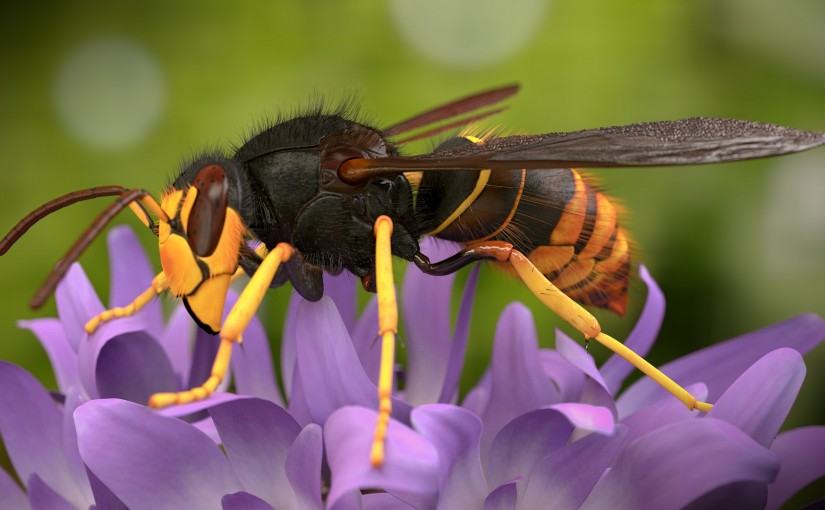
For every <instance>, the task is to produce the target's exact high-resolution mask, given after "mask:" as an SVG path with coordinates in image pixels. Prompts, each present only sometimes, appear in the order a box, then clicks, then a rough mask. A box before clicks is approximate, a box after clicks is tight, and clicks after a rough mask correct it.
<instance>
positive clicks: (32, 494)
mask: <svg viewBox="0 0 825 510" xmlns="http://www.w3.org/2000/svg"><path fill="white" fill-rule="evenodd" d="M26 485H27V487H28V489H29V503H30V504H31V507H32V510H76V507H75V506H74V505H72V504H71V503H69V502H68V501H66V499H65V498H64V497H63V496H61V495H60V494H58V493H57V492H55V490H54V489H52V488H51V487H49V486H48V484H46V483H45V482H44V481H43V480H41V479H40V477H39V476H37V475H36V474H34V475H32V476H31V478H29V483H28V484H26ZM4 504H5V502H4Z"/></svg>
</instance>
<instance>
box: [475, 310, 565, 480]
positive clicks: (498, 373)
mask: <svg viewBox="0 0 825 510" xmlns="http://www.w3.org/2000/svg"><path fill="white" fill-rule="evenodd" d="M490 370H491V377H492V385H491V391H490V400H489V402H488V404H487V408H486V409H485V410H484V412H483V413H482V414H481V419H482V421H483V422H484V431H483V432H482V435H481V457H482V462H485V461H484V459H485V452H486V451H487V449H488V448H489V445H490V444H491V443H492V441H493V437H495V435H496V434H497V433H498V432H499V431H500V430H501V429H502V427H504V425H505V424H506V423H507V422H509V421H510V420H512V419H513V418H516V417H517V416H520V415H522V414H524V413H526V412H529V411H532V410H534V409H536V408H538V407H541V406H543V405H546V404H553V403H555V402H558V393H557V391H556V389H555V386H554V385H553V383H552V382H551V381H550V379H549V378H548V377H547V376H546V375H544V370H543V369H542V367H541V361H540V356H539V348H538V338H537V336H536V327H535V324H534V323H533V316H532V315H531V314H530V311H529V310H528V309H527V308H526V307H525V306H524V305H522V304H521V303H511V304H510V305H508V306H507V308H505V309H504V312H503V313H502V314H501V318H500V319H499V322H498V326H497V327H496V334H495V343H494V345H493V358H492V363H491V366H490ZM516 374H517V375H518V377H514V375H516ZM503 482H504V480H502V481H501V482H500V483H503ZM497 485H499V484H491V486H493V487H495V486H497Z"/></svg>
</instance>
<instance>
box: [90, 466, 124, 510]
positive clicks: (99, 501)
mask: <svg viewBox="0 0 825 510" xmlns="http://www.w3.org/2000/svg"><path fill="white" fill-rule="evenodd" d="M87 474H88V476H89V484H90V485H91V487H92V494H94V497H95V499H94V501H95V506H94V508H95V510H129V509H128V508H127V507H126V505H124V504H123V501H121V500H119V499H118V498H117V496H115V493H114V492H112V491H110V490H109V488H108V487H106V485H105V484H104V483H103V482H101V481H100V479H99V478H98V477H96V476H95V474H94V473H92V472H91V471H88V473H87ZM90 508H91V507H90Z"/></svg>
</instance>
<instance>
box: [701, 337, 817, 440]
mask: <svg viewBox="0 0 825 510" xmlns="http://www.w3.org/2000/svg"><path fill="white" fill-rule="evenodd" d="M804 379H805V363H804V362H803V361H802V355H801V354H799V353H798V352H796V351H795V350H793V349H777V350H775V351H773V352H771V353H769V354H766V355H765V356H764V357H763V358H762V359H760V360H759V361H757V362H756V363H754V364H753V366H751V367H750V368H749V369H748V370H747V371H746V372H745V373H744V374H742V375H741V376H740V377H739V379H737V380H736V381H734V383H733V384H732V385H731V386H730V388H728V390H727V391H726V392H725V393H724V394H723V395H722V396H721V397H719V400H718V401H717V402H716V404H715V405H714V406H713V409H711V410H710V412H708V416H711V417H713V418H717V419H720V420H724V421H726V422H728V423H730V424H732V425H735V426H736V427H738V428H739V430H741V431H743V432H745V433H746V434H748V435H750V436H751V437H752V438H753V439H754V441H756V442H757V443H759V444H761V445H762V446H764V447H765V448H770V446H771V443H772V442H773V440H774V438H775V437H776V433H777V432H779V427H781V426H782V423H783V422H784V421H785V417H787V416H788V412H789V411H790V410H791V406H793V403H794V400H796V396H797V395H798V394H799V389H800V388H801V387H802V381H803V380H804Z"/></svg>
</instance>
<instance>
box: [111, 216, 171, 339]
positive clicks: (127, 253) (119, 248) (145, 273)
mask: <svg viewBox="0 0 825 510" xmlns="http://www.w3.org/2000/svg"><path fill="white" fill-rule="evenodd" d="M106 246H107V247H108V248H109V275H110V277H109V306H110V307H116V306H126V305H128V304H129V303H131V302H132V301H134V299H135V298H136V297H138V296H139V295H140V294H142V293H143V292H144V291H145V290H146V289H148V288H149V286H150V285H152V280H153V279H154V277H155V271H154V269H153V268H152V264H151V262H149V259H148V258H147V257H146V253H145V252H144V251H143V245H141V243H140V241H139V240H138V238H137V236H136V235H135V232H134V230H132V228H131V227H129V226H127V225H119V226H117V227H114V228H112V229H111V230H110V231H109V234H108V235H107V236H106ZM135 316H139V317H142V318H143V319H144V320H145V321H146V328H147V331H148V332H149V333H150V334H151V335H152V336H154V337H155V338H159V337H160V335H161V332H162V330H163V308H162V307H161V304H160V301H159V300H158V299H153V300H152V301H150V302H149V303H148V304H147V305H146V306H144V307H143V309H142V310H140V311H138V312H136V313H135Z"/></svg>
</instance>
